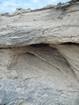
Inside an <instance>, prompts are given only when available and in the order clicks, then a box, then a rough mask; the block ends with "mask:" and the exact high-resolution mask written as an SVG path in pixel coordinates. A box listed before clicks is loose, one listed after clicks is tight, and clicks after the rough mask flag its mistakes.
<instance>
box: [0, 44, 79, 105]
mask: <svg viewBox="0 0 79 105" xmlns="http://www.w3.org/2000/svg"><path fill="white" fill-rule="evenodd" d="M74 49H75V50H74ZM76 50H78V46H77V47H75V46H74V45H73V44H72V45H71V46H68V45H67V44H62V45H52V47H50V45H48V44H36V45H31V46H27V47H21V48H20V47H18V48H11V49H0V58H1V61H0V65H1V68H0V74H1V75H0V78H1V79H0V82H1V88H0V98H1V100H2V102H1V103H2V104H3V105H4V104H6V105H26V104H27V105H30V103H32V104H33V105H35V104H37V105H41V104H43V102H45V105H53V102H54V103H55V104H56V105H58V103H59V104H60V105H61V104H62V102H61V100H64V105H66V104H67V105H70V103H72V101H73V102H74V101H75V99H77V98H76V97H75V96H77V93H78V91H77V88H78V81H77V78H76V75H75V71H73V70H74V69H73V67H72V66H74V67H75V65H73V63H72V62H69V61H70V60H71V58H72V57H74V56H71V55H70V54H71V52H74V53H75V54H76V55H77V56H78V53H77V52H76ZM65 52H66V53H65ZM65 54H66V55H65ZM68 55H70V56H69V57H70V58H68V59H67V58H66V56H68ZM73 59H74V58H73ZM76 62H77V61H76ZM74 64H75V63H74ZM76 65H77V64H76ZM5 72H6V74H5ZM1 76H2V77H1ZM5 78H6V79H5ZM74 91H75V92H74ZM2 94H3V95H2ZM64 96H65V97H66V98H64ZM71 96H72V97H71ZM73 97H74V99H73ZM60 98H61V99H60ZM70 98H72V99H73V100H70ZM55 100H56V101H55ZM51 102H52V104H51ZM75 103H77V102H75Z"/></svg>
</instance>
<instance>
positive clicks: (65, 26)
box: [0, 4, 79, 47]
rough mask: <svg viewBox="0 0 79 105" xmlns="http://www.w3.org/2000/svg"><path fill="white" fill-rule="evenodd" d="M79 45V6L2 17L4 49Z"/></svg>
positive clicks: (0, 40) (0, 30)
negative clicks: (64, 44)
mask: <svg viewBox="0 0 79 105" xmlns="http://www.w3.org/2000/svg"><path fill="white" fill-rule="evenodd" d="M66 42H73V43H79V4H75V5H71V6H69V7H63V8H62V9H61V8H56V7H53V6H52V7H51V8H43V9H39V10H29V11H28V12H26V10H24V11H23V10H16V11H15V12H14V13H12V14H4V15H3V14H2V15H1V16H0V47H9V46H10V47H11V46H13V47H15V46H28V45H31V44H37V43H50V44H51V43H52V44H60V43H66Z"/></svg>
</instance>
